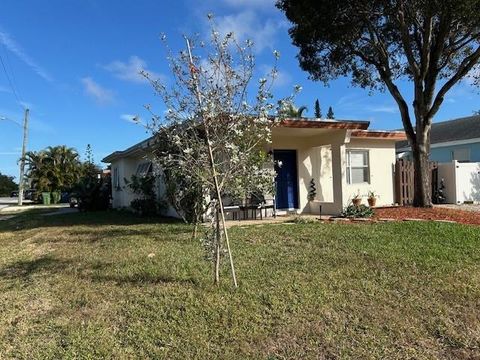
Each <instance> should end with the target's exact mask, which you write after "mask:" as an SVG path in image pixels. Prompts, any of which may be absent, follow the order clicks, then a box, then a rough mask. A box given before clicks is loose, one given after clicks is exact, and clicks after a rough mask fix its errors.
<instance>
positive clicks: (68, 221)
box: [0, 209, 183, 232]
mask: <svg viewBox="0 0 480 360" xmlns="http://www.w3.org/2000/svg"><path fill="white" fill-rule="evenodd" d="M47 211H48V209H47ZM44 212H45V210H44V209H42V210H28V211H25V212H23V213H20V214H17V215H15V217H13V218H10V219H8V220H5V221H1V222H0V232H1V231H21V230H29V229H35V228H44V227H64V226H82V225H85V226H91V227H94V226H106V225H142V224H151V225H155V224H171V225H175V224H177V225H181V224H183V223H182V222H181V221H180V220H178V219H174V218H164V217H140V216H138V215H135V214H133V213H130V212H126V211H113V210H110V211H96V212H78V213H70V214H60V215H54V216H42V213H44Z"/></svg>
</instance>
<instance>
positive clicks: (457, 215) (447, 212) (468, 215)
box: [373, 206, 480, 225]
mask: <svg viewBox="0 0 480 360" xmlns="http://www.w3.org/2000/svg"><path fill="white" fill-rule="evenodd" d="M373 219H377V220H378V219H396V220H404V219H422V220H446V221H456V222H458V223H462V224H470V225H480V212H474V211H464V210H456V209H446V208H441V207H433V208H414V207H409V206H399V207H392V208H377V209H375V215H374V216H373Z"/></svg>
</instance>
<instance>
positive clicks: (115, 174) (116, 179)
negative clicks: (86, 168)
mask: <svg viewBox="0 0 480 360" xmlns="http://www.w3.org/2000/svg"><path fill="white" fill-rule="evenodd" d="M113 188H114V189H115V190H120V176H118V168H113Z"/></svg>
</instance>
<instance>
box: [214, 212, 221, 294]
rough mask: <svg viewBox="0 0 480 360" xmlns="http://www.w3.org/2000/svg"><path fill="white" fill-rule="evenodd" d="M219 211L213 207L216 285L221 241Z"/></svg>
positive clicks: (218, 275) (218, 278)
mask: <svg viewBox="0 0 480 360" xmlns="http://www.w3.org/2000/svg"><path fill="white" fill-rule="evenodd" d="M218 212H219V209H218V208H217V207H216V206H215V226H216V231H215V254H214V256H215V279H214V282H215V284H216V285H218V284H219V282H220V251H221V240H222V233H221V231H220V216H219V214H218Z"/></svg>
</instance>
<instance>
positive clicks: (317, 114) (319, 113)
mask: <svg viewBox="0 0 480 360" xmlns="http://www.w3.org/2000/svg"><path fill="white" fill-rule="evenodd" d="M315 117H316V118H317V119H321V118H322V110H321V109H320V101H318V99H317V100H315Z"/></svg>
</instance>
